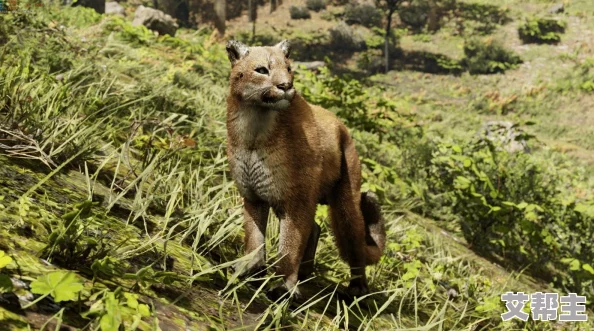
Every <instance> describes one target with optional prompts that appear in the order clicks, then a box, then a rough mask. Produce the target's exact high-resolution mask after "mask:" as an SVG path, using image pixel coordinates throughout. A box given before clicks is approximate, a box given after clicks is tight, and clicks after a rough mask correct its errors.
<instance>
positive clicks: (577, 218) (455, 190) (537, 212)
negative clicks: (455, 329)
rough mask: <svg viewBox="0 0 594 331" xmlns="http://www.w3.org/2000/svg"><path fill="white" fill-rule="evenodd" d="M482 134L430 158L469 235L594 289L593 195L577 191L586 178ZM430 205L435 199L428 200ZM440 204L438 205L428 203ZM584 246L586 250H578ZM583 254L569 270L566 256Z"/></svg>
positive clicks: (435, 178) (485, 248)
mask: <svg viewBox="0 0 594 331" xmlns="http://www.w3.org/2000/svg"><path fill="white" fill-rule="evenodd" d="M494 144H495V142H491V141H489V140H477V141H475V142H472V143H469V144H466V145H456V144H448V143H443V144H440V145H438V146H437V149H436V150H435V152H434V156H433V160H432V161H431V170H430V174H429V177H428V178H429V182H428V184H429V191H430V192H433V193H432V194H437V195H440V194H443V196H442V198H445V201H442V202H441V203H443V204H451V207H452V212H453V213H455V214H456V215H458V216H459V218H458V219H459V221H460V223H461V228H462V231H463V233H464V236H465V237H466V239H467V241H468V242H469V243H471V244H472V245H473V247H475V249H476V250H479V251H480V252H482V253H483V254H488V255H496V256H499V257H500V258H502V259H504V261H508V262H511V263H512V265H517V266H527V267H528V269H529V270H531V271H532V272H534V273H537V274H538V275H539V276H540V277H545V278H546V279H548V280H549V281H551V282H553V283H554V284H555V285H557V286H562V287H567V288H570V289H571V290H572V291H577V292H579V293H584V294H586V295H588V296H590V297H591V296H593V295H594V292H592V290H591V287H590V285H591V284H592V281H594V277H593V276H592V274H591V273H589V272H588V271H587V270H589V268H588V266H586V268H585V269H582V268H580V267H579V266H580V265H582V264H584V263H589V261H592V259H593V258H594V256H592V252H593V251H594V250H593V248H594V247H591V246H592V244H591V243H590V242H586V241H582V240H579V239H578V238H588V237H590V236H591V235H592V234H593V233H594V226H593V225H592V224H593V223H592V218H591V217H592V216H591V213H592V210H593V209H592V208H593V205H592V203H591V201H588V200H587V199H586V200H584V199H583V198H582V199H580V198H578V197H577V196H576V193H575V192H576V189H577V187H579V182H580V179H579V178H580V177H578V176H577V175H576V174H571V173H569V172H567V171H566V170H563V169H561V168H557V167H555V166H554V165H553V164H551V163H549V162H547V161H545V159H537V158H534V157H531V156H529V155H527V154H523V153H508V152H505V151H502V150H500V149H497V148H494V146H495V145H494ZM428 207H429V206H428ZM429 208H435V207H429ZM578 252H579V253H578ZM568 256H572V257H573V258H575V259H576V260H577V261H575V262H571V263H573V264H572V265H574V266H575V267H572V268H570V270H569V271H566V270H564V269H566V268H565V267H564V266H563V264H564V263H566V261H567V260H566V257H568Z"/></svg>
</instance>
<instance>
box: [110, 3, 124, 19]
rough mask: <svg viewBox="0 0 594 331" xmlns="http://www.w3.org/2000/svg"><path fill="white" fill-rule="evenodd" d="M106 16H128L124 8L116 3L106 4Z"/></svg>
mask: <svg viewBox="0 0 594 331" xmlns="http://www.w3.org/2000/svg"><path fill="white" fill-rule="evenodd" d="M105 14H107V15H118V16H126V11H125V10H124V7H122V5H120V4H119V3H117V2H115V1H110V2H106V3H105Z"/></svg>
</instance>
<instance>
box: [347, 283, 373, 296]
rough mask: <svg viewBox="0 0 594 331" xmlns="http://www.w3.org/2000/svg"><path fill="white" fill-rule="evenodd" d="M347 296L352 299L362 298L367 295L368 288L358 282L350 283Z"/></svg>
mask: <svg viewBox="0 0 594 331" xmlns="http://www.w3.org/2000/svg"><path fill="white" fill-rule="evenodd" d="M347 294H348V295H349V296H351V297H353V298H356V297H362V296H364V295H367V294H369V287H367V284H361V283H360V282H351V283H350V284H349V287H348V289H347Z"/></svg>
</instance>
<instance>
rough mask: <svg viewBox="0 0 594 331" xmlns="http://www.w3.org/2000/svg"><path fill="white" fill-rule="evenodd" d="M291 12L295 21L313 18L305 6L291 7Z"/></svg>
mask: <svg viewBox="0 0 594 331" xmlns="http://www.w3.org/2000/svg"><path fill="white" fill-rule="evenodd" d="M289 12H290V13H291V19H294V20H305V19H309V18H311V14H310V13H309V9H307V7H304V6H291V8H289Z"/></svg>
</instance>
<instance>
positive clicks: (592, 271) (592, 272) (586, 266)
mask: <svg viewBox="0 0 594 331" xmlns="http://www.w3.org/2000/svg"><path fill="white" fill-rule="evenodd" d="M582 269H584V270H586V271H587V272H589V273H591V274H592V275H594V268H592V266H591V265H589V264H588V263H584V264H583V265H582Z"/></svg>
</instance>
